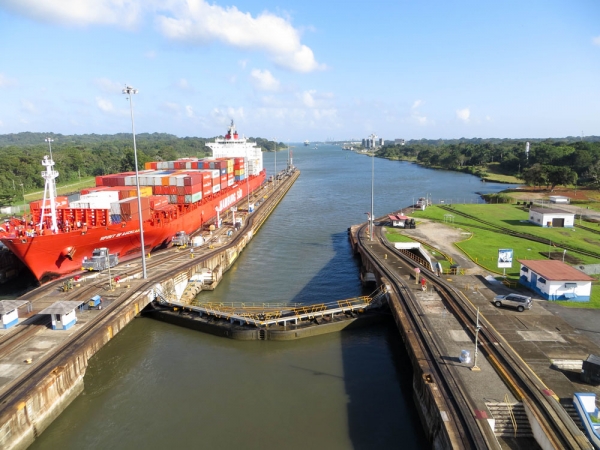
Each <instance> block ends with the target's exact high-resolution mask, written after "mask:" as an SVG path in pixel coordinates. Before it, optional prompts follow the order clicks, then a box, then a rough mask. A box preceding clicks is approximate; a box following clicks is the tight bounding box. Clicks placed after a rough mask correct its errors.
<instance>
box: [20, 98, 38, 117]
mask: <svg viewBox="0 0 600 450" xmlns="http://www.w3.org/2000/svg"><path fill="white" fill-rule="evenodd" d="M21 109H23V111H25V112H28V113H31V114H37V113H38V109H37V108H36V106H35V105H34V104H33V103H32V102H30V101H29V100H21Z"/></svg>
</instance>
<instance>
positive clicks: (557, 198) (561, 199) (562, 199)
mask: <svg viewBox="0 0 600 450" xmlns="http://www.w3.org/2000/svg"><path fill="white" fill-rule="evenodd" d="M548 199H549V200H550V201H551V202H552V203H563V204H569V203H571V199H570V198H569V197H565V196H562V195H551V196H550V197H548Z"/></svg>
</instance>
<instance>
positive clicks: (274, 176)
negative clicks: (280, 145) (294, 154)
mask: <svg viewBox="0 0 600 450" xmlns="http://www.w3.org/2000/svg"><path fill="white" fill-rule="evenodd" d="M273 140H274V141H275V173H274V174H273V190H275V183H276V181H277V138H275V139H273Z"/></svg>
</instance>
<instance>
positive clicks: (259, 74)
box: [250, 69, 280, 91]
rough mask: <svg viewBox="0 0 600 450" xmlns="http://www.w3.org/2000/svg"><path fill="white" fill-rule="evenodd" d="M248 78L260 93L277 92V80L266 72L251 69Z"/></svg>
mask: <svg viewBox="0 0 600 450" xmlns="http://www.w3.org/2000/svg"><path fill="white" fill-rule="evenodd" d="M250 77H251V79H252V84H254V87H256V88H257V89H260V90H261V91H278V90H279V85H280V83H279V80H277V79H276V78H275V77H274V76H273V75H272V74H271V72H270V71H268V70H259V69H253V70H252V72H250Z"/></svg>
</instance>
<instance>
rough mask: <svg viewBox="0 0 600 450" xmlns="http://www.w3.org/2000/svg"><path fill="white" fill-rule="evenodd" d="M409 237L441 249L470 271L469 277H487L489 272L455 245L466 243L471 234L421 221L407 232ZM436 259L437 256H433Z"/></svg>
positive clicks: (439, 224) (425, 220) (436, 223)
mask: <svg viewBox="0 0 600 450" xmlns="http://www.w3.org/2000/svg"><path fill="white" fill-rule="evenodd" d="M405 234H406V235H407V236H414V237H415V238H417V239H419V240H421V241H423V242H427V243H428V244H429V245H430V246H431V247H434V248H437V249H439V250H440V251H441V252H443V253H444V254H446V255H448V256H450V257H451V258H452V259H453V260H454V262H456V263H457V264H459V265H460V266H461V267H463V268H465V269H468V270H469V275H487V274H489V272H488V271H486V270H484V269H482V268H481V267H479V266H478V265H477V264H475V263H474V262H473V261H471V260H470V259H469V258H467V257H466V256H465V255H464V254H463V253H462V252H461V251H460V250H459V249H458V248H457V247H456V246H455V245H454V243H455V242H460V241H464V240H465V239H467V238H468V237H469V236H470V235H471V233H469V232H466V231H464V230H461V229H459V228H453V227H449V226H448V225H444V224H441V223H439V222H434V221H429V220H427V219H419V223H418V224H417V228H415V229H413V230H405ZM433 256H434V257H435V255H433Z"/></svg>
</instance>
